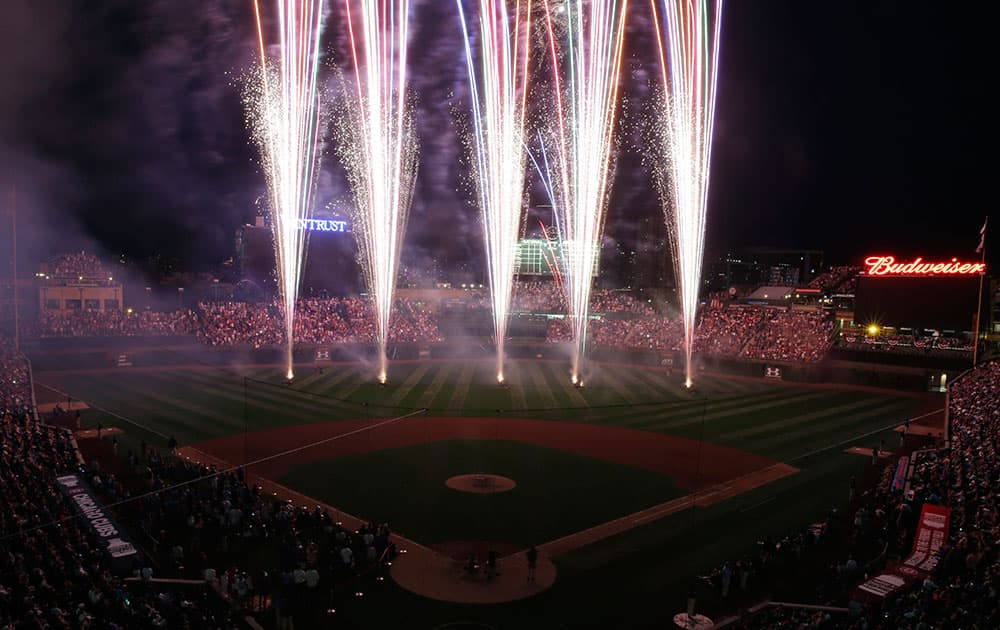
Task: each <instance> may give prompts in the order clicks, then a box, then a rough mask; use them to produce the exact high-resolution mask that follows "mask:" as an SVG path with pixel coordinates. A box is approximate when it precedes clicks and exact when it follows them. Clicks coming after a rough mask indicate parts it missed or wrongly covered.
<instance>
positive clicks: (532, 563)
mask: <svg viewBox="0 0 1000 630" xmlns="http://www.w3.org/2000/svg"><path fill="white" fill-rule="evenodd" d="M525 555H526V556H527V557H528V581H529V582H534V581H535V568H536V567H537V566H538V550H537V549H535V546H534V545H532V546H531V549H529V550H528V551H527V553H526V554H525Z"/></svg>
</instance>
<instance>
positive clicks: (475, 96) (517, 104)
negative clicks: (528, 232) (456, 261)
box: [456, 0, 531, 383]
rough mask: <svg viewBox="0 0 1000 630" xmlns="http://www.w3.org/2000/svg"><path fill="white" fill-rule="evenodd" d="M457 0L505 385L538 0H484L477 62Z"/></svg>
mask: <svg viewBox="0 0 1000 630" xmlns="http://www.w3.org/2000/svg"><path fill="white" fill-rule="evenodd" d="M456 4H457V5H458V14H459V19H460V20H461V24H462V33H463V35H464V36H465V61H466V66H467V68H468V71H469V84H470V88H471V100H472V141H471V149H472V153H473V156H472V157H473V160H472V162H473V172H474V175H475V180H476V198H477V201H478V205H479V210H480V213H481V214H482V221H483V234H484V241H485V244H486V261H487V269H488V271H489V279H490V291H491V295H492V301H493V332H494V336H495V339H496V348H497V381H498V382H500V383H503V381H504V376H503V357H504V339H505V338H506V336H507V321H508V312H509V309H510V300H511V289H512V288H513V279H514V264H515V255H516V252H517V239H518V234H519V229H520V225H521V209H522V202H523V197H524V167H525V150H524V141H525V137H524V136H525V113H526V110H527V106H526V98H527V93H528V79H529V77H528V60H529V54H528V49H529V37H530V34H531V18H530V15H531V1H530V0H528V1H527V2H526V3H522V2H520V1H517V2H515V3H514V6H513V15H512V14H511V13H509V12H508V8H507V4H508V3H507V1H506V0H479V23H478V35H479V55H478V63H477V58H476V55H475V54H474V53H473V50H472V48H473V40H474V35H473V33H470V31H469V28H468V24H467V23H466V19H465V12H464V10H463V8H462V0H456ZM477 68H478V69H479V71H478V72H477Z"/></svg>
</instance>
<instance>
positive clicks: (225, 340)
mask: <svg viewBox="0 0 1000 630" xmlns="http://www.w3.org/2000/svg"><path fill="white" fill-rule="evenodd" d="M522 284H523V286H524V287H526V289H524V294H525V295H527V296H528V298H529V299H528V300H527V301H526V302H524V303H522V306H527V305H532V306H533V307H535V308H548V307H549V306H557V305H558V304H557V302H558V300H557V296H558V295H561V294H560V293H559V292H558V291H556V290H555V289H553V288H552V287H554V286H555V285H554V284H553V283H547V284H545V285H544V288H542V287H543V284H542V283H522ZM518 290H519V291H520V290H521V287H520V286H519V289H518ZM593 297H594V299H593V301H592V313H593V314H594V315H596V316H597V317H596V318H595V319H593V320H591V322H590V324H589V325H588V334H589V339H590V342H591V343H592V344H593V345H596V346H606V347H613V348H619V349H628V350H659V351H665V352H670V351H676V350H678V349H680V348H681V347H682V345H683V339H684V330H683V324H682V322H681V320H680V318H678V317H676V316H668V315H665V314H663V313H658V312H657V311H656V310H655V309H654V308H653V306H652V305H651V304H650V303H649V302H648V301H645V300H641V299H636V298H635V297H634V296H632V295H631V294H629V293H625V292H621V291H610V290H601V291H596V292H595V294H594V296H593ZM469 300H471V303H472V304H473V308H488V305H487V304H486V303H485V301H484V298H482V296H478V297H477V296H476V295H472V296H470V298H469ZM477 300H478V302H477ZM466 301H468V300H463V303H464V302H466ZM477 304H478V306H476V305H477ZM465 306H466V308H468V304H465ZM282 310H283V309H282V307H281V304H280V303H278V302H259V303H248V302H202V303H200V304H199V305H198V309H197V310H196V311H190V310H178V311H174V312H172V313H158V312H154V311H138V312H128V311H124V312H123V311H90V310H80V311H75V312H72V313H43V314H42V315H41V316H40V317H39V319H38V320H37V322H36V323H35V324H34V325H32V326H29V328H28V331H29V332H30V333H32V334H35V335H37V336H43V337H83V336H116V335H126V336H140V335H190V334H194V335H196V336H197V338H198V339H199V340H201V341H202V342H203V343H205V344H206V345H210V346H221V347H226V346H249V347H253V348H261V347H264V346H271V345H278V344H281V343H283V341H284V338H285V333H284V330H285V323H284V317H283V315H282ZM376 328H377V327H376V318H375V315H374V312H373V310H372V306H371V302H370V301H369V300H367V299H364V298H362V297H340V298H328V299H313V298H311V299H301V300H299V301H298V303H297V307H296V317H295V323H294V339H295V342H296V343H300V344H336V343H372V342H374V340H375V339H376V335H377V330H376ZM832 331H833V321H832V319H831V318H830V317H829V316H827V315H826V314H824V313H822V312H820V311H811V310H788V309H785V308H766V307H746V306H736V305H730V306H725V305H723V306H721V307H714V308H713V307H711V306H708V307H704V308H703V309H702V310H701V312H700V314H699V317H698V321H697V327H696V330H695V334H694V349H695V351H696V352H699V353H703V354H706V355H715V356H730V357H746V358H750V359H757V360H771V361H794V362H812V361H818V360H820V359H821V358H822V357H823V356H824V355H825V354H826V352H827V350H828V349H829V347H830V345H831V342H830V336H831V334H832ZM571 335H572V333H571V330H570V326H569V325H568V323H567V321H566V320H565V319H560V318H553V319H551V320H550V321H549V326H548V334H547V341H548V342H549V343H563V342H565V341H568V340H569V339H571ZM442 340H443V337H442V334H441V331H440V329H439V327H438V321H437V309H436V308H434V305H432V304H430V303H428V302H426V301H423V300H416V299H406V298H404V299H398V300H397V301H396V304H395V307H394V308H393V311H392V313H391V315H390V325H389V342H390V343H436V342H440V341H442Z"/></svg>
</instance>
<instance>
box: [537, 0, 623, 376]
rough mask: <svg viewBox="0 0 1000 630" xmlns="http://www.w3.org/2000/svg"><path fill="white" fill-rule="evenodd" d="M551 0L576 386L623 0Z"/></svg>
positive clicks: (606, 165)
mask: <svg viewBox="0 0 1000 630" xmlns="http://www.w3.org/2000/svg"><path fill="white" fill-rule="evenodd" d="M555 5H556V3H554V2H551V1H549V0H546V1H545V3H544V6H545V25H546V30H547V32H548V45H549V53H550V55H551V63H552V68H553V82H554V85H555V90H554V92H555V98H556V103H555V107H554V116H553V118H554V119H555V120H554V125H555V128H554V129H553V130H551V135H552V136H553V142H554V146H555V155H554V160H553V162H554V164H553V165H552V166H553V174H552V187H551V188H552V192H553V193H554V197H553V199H552V205H553V207H554V208H556V209H557V214H558V215H560V216H561V218H560V220H559V222H558V225H559V227H560V240H561V241H562V242H561V251H562V257H563V265H564V266H565V273H564V274H563V278H564V284H565V287H566V303H567V311H568V316H569V319H570V324H571V328H572V331H573V358H572V372H571V378H572V380H573V382H574V383H577V382H578V381H579V378H580V364H581V361H582V358H583V354H584V349H585V344H586V338H587V320H588V317H589V313H588V311H589V308H590V292H591V287H592V282H593V274H594V265H595V263H596V261H597V257H598V254H599V252H600V243H601V235H602V233H603V231H604V217H605V211H606V209H607V202H608V193H609V186H610V177H609V172H610V170H611V158H612V146H613V145H614V129H615V116H616V112H617V104H618V89H619V80H618V79H619V76H620V74H621V64H622V51H623V47H624V41H625V12H626V8H627V5H628V2H627V0H623V1H622V2H616V1H614V0H601V1H597V0H595V1H593V2H584V1H583V0H567V1H565V2H562V3H559V4H558V6H555ZM557 11H558V13H559V15H556V12H557Z"/></svg>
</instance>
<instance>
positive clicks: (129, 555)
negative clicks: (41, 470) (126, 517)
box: [56, 474, 139, 572]
mask: <svg viewBox="0 0 1000 630" xmlns="http://www.w3.org/2000/svg"><path fill="white" fill-rule="evenodd" d="M56 482H57V484H58V486H59V490H60V491H62V493H63V494H64V495H65V496H66V497H68V498H69V499H70V501H71V502H72V503H73V507H74V508H75V509H76V513H77V516H79V517H80V518H82V519H83V520H84V521H86V522H87V524H88V525H89V526H90V528H91V529H92V530H93V531H94V533H95V534H97V537H98V538H99V539H100V540H101V543H102V546H103V547H104V549H105V550H106V551H107V552H108V554H109V555H110V556H111V564H112V566H114V568H115V569H116V570H118V571H122V572H127V571H129V570H131V569H132V563H133V560H136V559H138V557H139V555H138V554H139V552H138V551H137V550H136V548H135V546H134V545H132V543H130V542H129V541H128V538H127V537H126V536H125V534H124V533H123V532H122V531H121V530H119V529H118V526H117V525H116V524H115V522H114V521H113V520H112V519H111V517H110V516H108V515H107V514H105V512H104V508H103V507H102V506H101V502H100V500H99V499H98V498H97V497H96V496H94V492H93V490H91V488H90V486H89V485H88V484H87V482H86V481H84V480H83V479H82V478H81V477H80V476H79V475H75V474H73V475H62V476H61V477H56Z"/></svg>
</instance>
